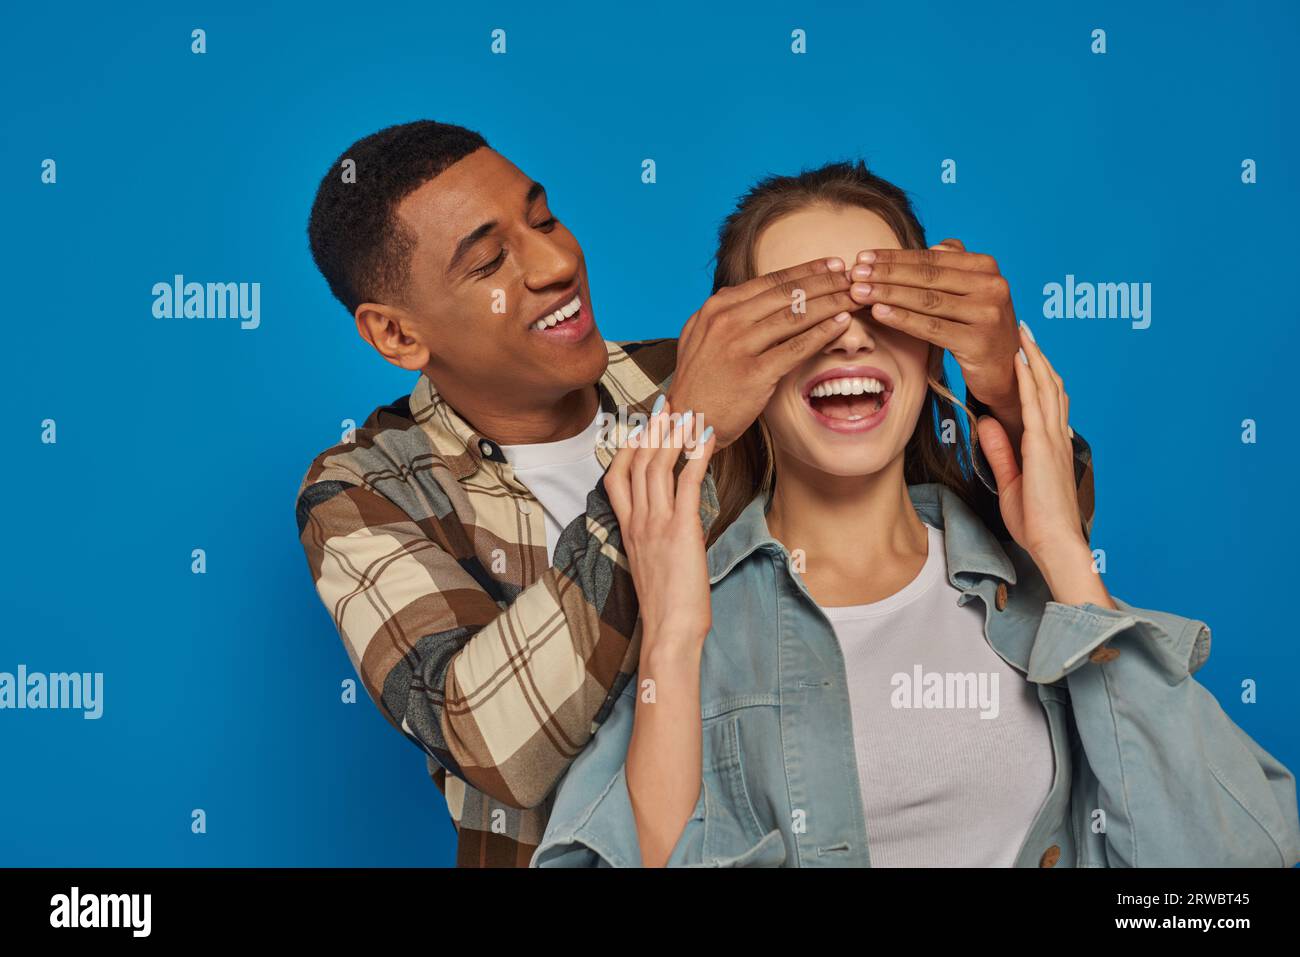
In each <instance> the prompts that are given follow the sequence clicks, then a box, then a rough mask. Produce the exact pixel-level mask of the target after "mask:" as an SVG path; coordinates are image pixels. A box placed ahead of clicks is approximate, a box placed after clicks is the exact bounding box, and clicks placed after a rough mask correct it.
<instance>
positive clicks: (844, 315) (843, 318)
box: [835, 312, 849, 322]
mask: <svg viewBox="0 0 1300 957" xmlns="http://www.w3.org/2000/svg"><path fill="white" fill-rule="evenodd" d="M835 321H836V322H848V321H849V314H848V313H847V312H841V313H839V314H838V315H837V316H836V317H835Z"/></svg>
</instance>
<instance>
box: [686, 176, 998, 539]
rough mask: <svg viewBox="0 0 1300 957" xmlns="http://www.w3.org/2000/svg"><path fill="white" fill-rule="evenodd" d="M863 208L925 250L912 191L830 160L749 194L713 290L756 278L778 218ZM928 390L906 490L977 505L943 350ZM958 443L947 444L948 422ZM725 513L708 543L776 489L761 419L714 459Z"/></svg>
mask: <svg viewBox="0 0 1300 957" xmlns="http://www.w3.org/2000/svg"><path fill="white" fill-rule="evenodd" d="M815 205H826V206H832V207H843V206H859V207H861V208H863V209H868V210H871V212H873V213H875V214H876V215H878V216H879V217H880V218H881V219H883V220H884V221H885V222H886V223H887V224H888V226H889V228H890V229H891V230H893V232H894V235H895V236H896V237H897V238H898V242H899V245H901V246H902V247H903V248H904V249H924V248H925V229H924V228H923V227H922V226H921V221H920V220H919V219H918V218H917V216H916V213H915V212H914V211H913V210H912V203H911V201H910V200H909V199H908V198H907V194H906V193H904V192H903V191H902V190H901V189H899V188H898V187H897V186H895V185H894V184H893V183H890V182H888V181H887V180H883V179H881V178H880V177H879V176H876V175H875V174H874V173H872V172H870V171H869V170H868V169H867V167H866V164H865V163H863V162H862V161H861V160H859V161H858V162H856V163H830V164H827V165H826V166H822V167H821V168H819V169H815V170H809V171H806V172H803V173H800V174H799V175H797V176H769V177H767V178H766V179H764V180H762V181H760V182H759V183H758V184H757V185H755V186H754V187H753V188H752V189H750V190H749V191H748V192H747V193H745V195H744V196H743V197H741V199H740V202H739V203H738V204H737V205H736V209H735V211H734V212H732V214H731V215H730V216H728V217H727V218H726V220H725V221H724V222H723V224H722V227H721V228H720V229H719V230H718V251H717V253H716V256H715V259H716V262H717V266H716V268H715V269H714V273H713V291H714V292H717V291H718V290H719V289H722V288H724V287H726V286H735V285H738V284H740V283H742V282H746V281H747V280H749V279H752V278H753V277H754V247H755V246H756V245H757V243H758V237H759V234H760V233H761V232H762V231H763V230H764V229H765V228H766V227H767V226H769V225H771V224H772V223H773V222H775V221H776V220H777V219H779V218H781V217H782V216H785V215H787V214H789V213H793V212H795V211H797V210H800V209H804V208H806V207H808V206H815ZM928 384H929V388H928V389H927V391H926V397H925V405H924V407H923V408H922V413H921V416H920V418H919V419H918V421H917V423H916V429H915V430H914V431H913V432H912V437H911V438H910V439H908V442H907V447H906V450H905V451H904V469H903V474H904V479H905V481H906V482H907V484H908V485H916V484H920V483H925V482H938V483H941V484H943V485H946V486H948V487H949V488H951V489H952V490H953V491H954V492H956V493H957V494H958V495H960V496H961V497H962V498H963V499H965V500H966V501H967V502H969V501H971V498H972V496H971V482H972V474H973V473H972V469H971V448H970V444H969V440H968V439H967V437H966V433H965V432H963V430H962V429H960V428H958V427H957V425H956V423H957V407H958V406H961V407H962V411H963V412H964V413H965V414H966V417H967V424H968V426H969V424H970V421H971V416H970V411H969V410H968V409H966V407H965V406H964V405H963V404H962V403H961V402H960V401H959V400H958V399H957V397H956V396H955V395H953V393H952V391H951V389H949V387H948V380H947V376H946V375H945V374H944V369H943V350H942V349H939V348H937V347H932V348H931V350H930V365H929V378H928ZM945 421H949V422H951V423H952V426H950V427H949V428H950V429H951V432H952V437H953V441H951V442H944V441H942V440H941V438H940V430H941V429H943V428H944V422H945ZM711 467H712V471H713V476H714V481H715V483H716V485H717V490H718V502H719V505H720V506H721V510H720V512H719V514H718V517H717V519H716V520H715V521H714V523H713V525H712V527H711V528H710V532H709V544H712V543H713V542H714V541H715V540H716V539H717V538H718V536H719V535H721V534H722V532H723V531H724V530H725V529H726V528H727V526H728V525H730V524H731V523H732V522H733V521H735V519H736V517H737V516H738V515H739V514H740V513H741V512H742V511H743V510H744V508H745V506H746V505H748V504H749V503H750V502H751V501H752V500H753V498H754V496H755V494H756V493H759V494H763V495H766V496H769V497H770V496H771V494H772V491H773V489H774V488H775V486H776V469H775V462H774V460H773V454H772V437H771V435H770V433H769V432H768V430H767V426H766V424H765V423H764V422H763V419H762V417H761V416H760V417H759V419H758V421H757V422H755V423H754V424H753V425H752V426H750V427H749V429H748V430H747V431H746V432H745V434H744V435H742V436H741V437H740V438H739V439H737V440H736V441H735V442H733V443H732V444H731V445H729V446H727V447H726V448H724V449H719V450H718V451H717V452H715V453H714V455H713V461H712V463H711Z"/></svg>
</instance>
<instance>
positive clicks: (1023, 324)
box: [1020, 319, 1038, 342]
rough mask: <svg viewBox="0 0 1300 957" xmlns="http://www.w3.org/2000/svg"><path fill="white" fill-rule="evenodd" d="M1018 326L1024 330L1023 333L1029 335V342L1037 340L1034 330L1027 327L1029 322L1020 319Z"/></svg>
mask: <svg viewBox="0 0 1300 957" xmlns="http://www.w3.org/2000/svg"><path fill="white" fill-rule="evenodd" d="M1020 328H1021V329H1023V330H1025V335H1027V336H1028V337H1029V341H1030V342H1037V341H1038V340H1037V339H1035V338H1034V330H1033V329H1030V328H1029V323H1027V322H1025V321H1024V320H1023V319H1022V320H1020Z"/></svg>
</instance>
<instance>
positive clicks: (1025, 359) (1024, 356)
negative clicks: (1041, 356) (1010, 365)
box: [1019, 349, 1029, 365]
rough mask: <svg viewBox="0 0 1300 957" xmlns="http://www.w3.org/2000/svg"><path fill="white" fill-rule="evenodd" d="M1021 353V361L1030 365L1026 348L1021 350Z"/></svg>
mask: <svg viewBox="0 0 1300 957" xmlns="http://www.w3.org/2000/svg"><path fill="white" fill-rule="evenodd" d="M1019 355H1020V361H1021V362H1023V363H1024V364H1025V365H1029V357H1028V356H1026V355H1025V350H1024V349H1021V350H1020V352H1019Z"/></svg>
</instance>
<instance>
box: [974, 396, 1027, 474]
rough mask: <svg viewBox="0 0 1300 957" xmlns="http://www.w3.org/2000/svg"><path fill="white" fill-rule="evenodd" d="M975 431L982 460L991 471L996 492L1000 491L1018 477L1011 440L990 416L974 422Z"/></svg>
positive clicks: (999, 424)
mask: <svg viewBox="0 0 1300 957" xmlns="http://www.w3.org/2000/svg"><path fill="white" fill-rule="evenodd" d="M975 429H976V431H977V432H978V433H979V438H980V448H981V449H983V450H984V458H986V459H987V460H988V463H989V466H990V468H992V469H993V478H994V480H995V481H996V482H997V483H998V490H999V491H1001V490H1002V489H1005V488H1006V487H1007V486H1008V485H1010V484H1011V483H1012V482H1014V481H1015V480H1016V479H1017V478H1018V477H1019V475H1020V466H1018V465H1017V464H1016V452H1015V449H1013V448H1012V447H1011V440H1010V439H1009V438H1007V430H1006V429H1004V428H1002V423H1001V422H999V421H998V420H997V419H995V418H993V417H992V416H991V415H986V416H983V417H982V418H981V419H980V420H979V421H978V422H976V423H975Z"/></svg>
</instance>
